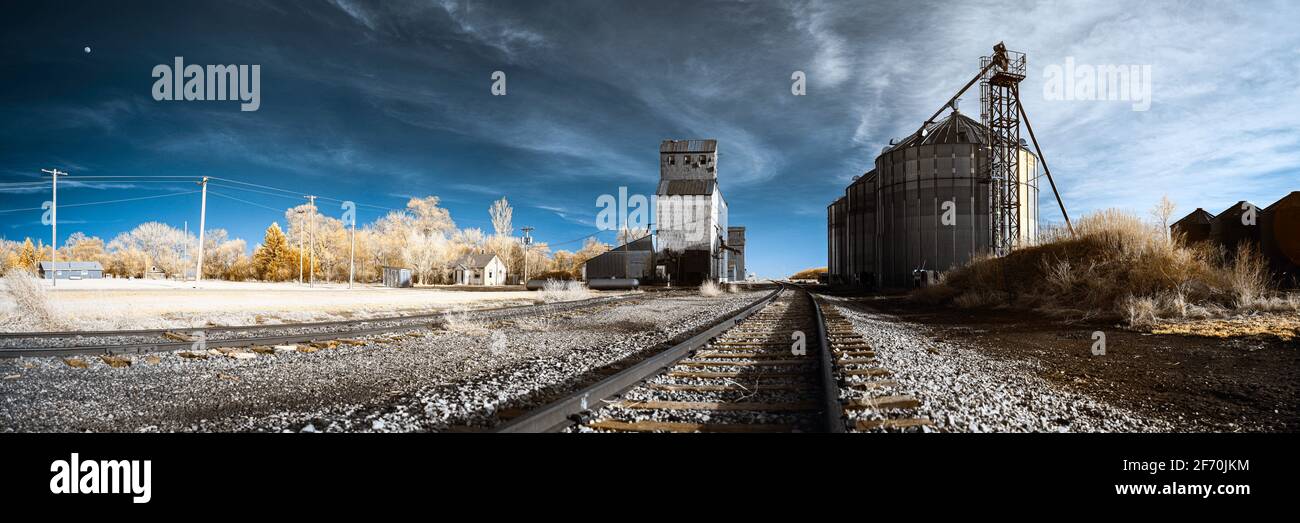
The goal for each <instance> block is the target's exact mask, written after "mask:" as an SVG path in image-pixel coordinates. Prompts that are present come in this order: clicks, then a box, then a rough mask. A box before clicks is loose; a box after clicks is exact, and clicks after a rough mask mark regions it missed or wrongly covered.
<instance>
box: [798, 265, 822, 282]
mask: <svg viewBox="0 0 1300 523" xmlns="http://www.w3.org/2000/svg"><path fill="white" fill-rule="evenodd" d="M827 270H828V269H827V268H826V267H813V268H811V269H804V270H802V271H799V272H796V273H794V274H793V275H791V276H790V279H791V280H816V279H817V277H818V276H820V275H822V274H826V271H827Z"/></svg>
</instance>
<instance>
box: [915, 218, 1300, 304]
mask: <svg viewBox="0 0 1300 523" xmlns="http://www.w3.org/2000/svg"><path fill="white" fill-rule="evenodd" d="M1075 231H1076V233H1077V234H1076V235H1074V236H1070V235H1069V234H1068V232H1067V231H1062V230H1056V231H1052V232H1049V233H1048V234H1046V235H1045V236H1046V238H1045V239H1044V240H1043V241H1041V242H1040V243H1039V244H1037V245H1033V246H1029V247H1025V248H1021V249H1017V250H1016V251H1013V252H1012V253H1011V254H1009V255H1007V256H1005V257H1002V258H993V257H983V258H979V259H976V260H974V261H972V262H971V263H970V264H968V265H966V266H964V267H961V268H958V269H954V270H952V271H949V272H948V273H946V274H945V275H944V278H943V282H942V283H940V284H939V285H934V286H931V287H929V288H927V289H923V290H920V291H917V292H916V293H914V294H913V297H914V298H915V299H918V300H923V301H927V302H931V303H951V304H954V305H957V306H962V307H991V306H1010V307H1021V308H1033V309H1038V310H1042V311H1045V312H1049V313H1054V314H1061V315H1084V316H1089V317H1112V318H1118V319H1122V320H1125V321H1127V322H1128V323H1129V324H1130V325H1132V326H1135V327H1144V328H1151V327H1154V326H1156V325H1159V324H1161V323H1162V322H1166V321H1169V320H1200V319H1210V318H1224V317H1228V316H1231V315H1232V314H1242V313H1251V312H1259V311H1275V312H1284V311H1289V312H1295V311H1300V298H1295V297H1285V296H1283V295H1281V294H1279V293H1278V292H1277V291H1276V290H1275V289H1273V288H1272V286H1271V285H1270V282H1269V279H1268V271H1267V268H1266V266H1265V262H1264V260H1263V258H1262V257H1261V256H1260V255H1259V253H1258V252H1257V251H1255V250H1254V249H1252V248H1250V247H1248V246H1243V247H1242V248H1240V249H1238V254H1237V255H1236V256H1234V257H1232V258H1226V257H1225V256H1224V255H1223V254H1222V253H1221V252H1219V251H1218V250H1217V249H1215V248H1213V247H1211V246H1209V245H1208V244H1193V245H1187V244H1184V243H1183V242H1182V241H1181V240H1180V239H1177V238H1175V239H1174V240H1167V239H1166V238H1165V236H1164V234H1163V233H1162V231H1161V229H1160V228H1158V227H1153V226H1151V225H1148V224H1146V223H1144V222H1143V221H1142V220H1141V219H1139V218H1138V217H1136V216H1133V215H1131V214H1127V213H1124V212H1121V211H1117V210H1107V211H1102V212H1099V213H1095V214H1092V215H1089V216H1086V217H1084V218H1083V219H1081V220H1079V221H1078V222H1076V224H1075Z"/></svg>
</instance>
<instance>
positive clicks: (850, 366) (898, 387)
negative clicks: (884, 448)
mask: <svg viewBox="0 0 1300 523" xmlns="http://www.w3.org/2000/svg"><path fill="white" fill-rule="evenodd" d="M814 299H815V300H816V302H817V304H818V308H819V310H821V312H822V314H821V315H822V318H823V324H824V326H825V329H824V331H823V332H824V334H825V338H824V340H823V346H828V347H830V350H829V351H827V355H828V356H830V357H831V358H833V359H834V368H835V373H836V378H837V381H838V384H839V389H840V401H841V406H842V408H843V411H844V414H845V417H846V418H847V421H848V427H849V429H850V430H852V431H859V432H882V431H917V430H924V429H925V428H926V427H933V426H934V423H932V422H931V421H930V420H929V419H927V418H925V417H923V416H918V415H917V414H916V413H915V411H916V410H917V408H919V407H920V406H921V402H920V400H918V399H917V398H916V397H914V396H912V395H910V394H907V393H906V390H905V387H904V386H903V385H902V384H900V383H899V382H898V381H896V380H894V379H893V373H892V372H891V371H890V370H889V369H887V368H885V367H883V366H881V364H880V360H879V359H878V358H877V354H876V350H875V348H873V347H872V346H871V345H870V344H868V343H867V341H866V340H865V339H863V338H862V335H861V334H858V333H857V331H855V330H854V328H853V324H852V323H850V322H849V320H848V319H846V318H845V317H844V316H843V315H842V314H840V313H839V312H838V311H836V310H835V308H833V307H825V306H824V305H825V301H824V300H823V299H822V298H820V297H814Z"/></svg>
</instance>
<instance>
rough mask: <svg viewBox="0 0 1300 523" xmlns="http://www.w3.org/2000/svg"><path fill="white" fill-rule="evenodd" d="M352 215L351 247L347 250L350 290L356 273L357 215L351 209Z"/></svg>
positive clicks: (354, 210)
mask: <svg viewBox="0 0 1300 523" xmlns="http://www.w3.org/2000/svg"><path fill="white" fill-rule="evenodd" d="M352 212H353V214H352V235H351V238H350V240H351V242H352V246H351V247H349V250H348V288H349V289H351V288H352V279H353V277H354V276H355V275H356V273H357V215H356V209H355V207H354V208H353V211H352Z"/></svg>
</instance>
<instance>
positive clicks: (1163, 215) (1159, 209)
mask: <svg viewBox="0 0 1300 523" xmlns="http://www.w3.org/2000/svg"><path fill="white" fill-rule="evenodd" d="M1177 208H1178V205H1177V204H1175V203H1174V202H1173V200H1170V199H1169V195H1168V194H1166V195H1163V196H1161V197H1160V201H1159V202H1156V204H1155V206H1154V207H1152V208H1151V216H1152V217H1153V218H1155V219H1156V222H1158V223H1159V224H1160V229H1161V230H1162V231H1164V233H1165V240H1168V239H1169V237H1170V236H1169V217H1170V216H1173V215H1174V209H1177Z"/></svg>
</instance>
